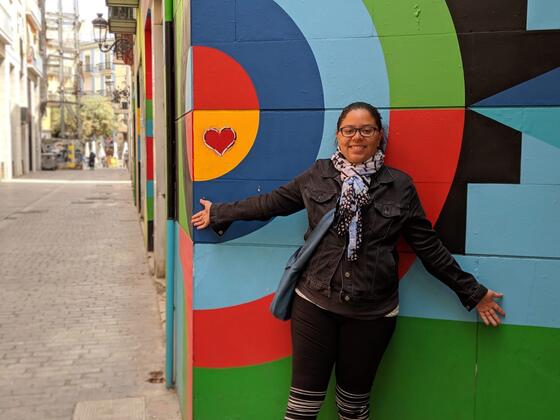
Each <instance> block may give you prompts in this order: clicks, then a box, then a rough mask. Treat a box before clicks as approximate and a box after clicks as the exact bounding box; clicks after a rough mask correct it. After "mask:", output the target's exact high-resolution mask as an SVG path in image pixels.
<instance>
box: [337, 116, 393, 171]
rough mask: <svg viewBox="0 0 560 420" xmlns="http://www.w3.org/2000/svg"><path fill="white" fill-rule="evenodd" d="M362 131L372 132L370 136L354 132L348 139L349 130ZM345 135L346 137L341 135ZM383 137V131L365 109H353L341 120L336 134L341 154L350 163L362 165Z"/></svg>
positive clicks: (375, 150)
mask: <svg viewBox="0 0 560 420" xmlns="http://www.w3.org/2000/svg"><path fill="white" fill-rule="evenodd" d="M352 128H353V129H362V130H363V132H364V134H370V133H368V131H369V132H371V131H372V129H373V133H372V134H371V135H367V136H364V135H363V134H362V132H360V130H355V131H356V132H355V133H354V135H352V136H350V137H348V132H350V133H351V132H352V131H353V130H351V129H352ZM343 133H345V134H346V136H345V135H344V134H343ZM382 137H383V129H382V128H381V127H379V126H378V125H377V122H376V121H375V118H373V116H372V115H371V114H370V113H369V111H368V110H367V109H354V110H352V111H350V112H349V113H348V114H347V115H346V117H344V119H343V120H342V123H341V124H340V128H339V130H338V131H337V133H336V140H337V142H338V147H339V149H340V151H341V153H342V154H343V155H344V157H345V158H346V160H347V161H349V162H350V163H355V164H357V163H362V162H365V161H366V160H368V159H369V158H370V157H372V156H373V155H374V154H375V152H377V148H378V147H379V143H380V142H381V139H382Z"/></svg>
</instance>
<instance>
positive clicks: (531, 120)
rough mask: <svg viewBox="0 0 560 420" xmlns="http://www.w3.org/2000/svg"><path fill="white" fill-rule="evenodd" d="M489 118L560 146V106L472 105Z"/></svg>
mask: <svg viewBox="0 0 560 420" xmlns="http://www.w3.org/2000/svg"><path fill="white" fill-rule="evenodd" d="M471 109H472V110H473V111H476V112H478V113H479V114H482V115H484V116H486V117H488V118H492V119H493V120H496V121H498V122H500V123H502V124H504V125H507V126H508V127H511V128H514V129H516V130H518V131H521V132H523V133H527V134H529V135H531V136H533V137H535V138H537V139H539V140H542V141H544V142H547V143H548V144H550V145H552V146H555V147H558V148H560V136H559V135H558V133H560V107H510V108H505V107H502V108H497V107H492V108H484V107H472V108H471Z"/></svg>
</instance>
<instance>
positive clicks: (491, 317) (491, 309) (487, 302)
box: [476, 289, 506, 327]
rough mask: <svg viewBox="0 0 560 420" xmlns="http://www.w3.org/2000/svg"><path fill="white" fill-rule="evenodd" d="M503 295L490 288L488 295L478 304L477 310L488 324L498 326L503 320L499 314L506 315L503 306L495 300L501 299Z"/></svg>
mask: <svg viewBox="0 0 560 420" xmlns="http://www.w3.org/2000/svg"><path fill="white" fill-rule="evenodd" d="M502 296H503V294H501V293H498V292H495V291H493V290H490V289H488V292H486V296H484V297H483V298H482V300H481V301H480V302H478V305H476V310H477V311H478V314H479V315H480V318H482V321H483V322H484V323H485V324H486V325H492V326H494V327H497V326H498V325H500V323H501V322H502V321H501V319H500V317H499V316H498V314H499V315H501V316H506V313H505V312H504V310H503V309H502V308H501V306H500V305H498V304H497V303H496V302H495V301H494V299H500V298H501V297H502Z"/></svg>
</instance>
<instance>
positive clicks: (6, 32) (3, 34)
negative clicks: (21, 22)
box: [0, 3, 14, 44]
mask: <svg viewBox="0 0 560 420" xmlns="http://www.w3.org/2000/svg"><path fill="white" fill-rule="evenodd" d="M13 33H14V26H13V23H12V20H11V19H10V14H9V13H8V10H6V8H5V7H4V5H3V4H2V3H0V40H2V41H3V42H4V43H5V44H11V43H12V41H13V38H12V36H13Z"/></svg>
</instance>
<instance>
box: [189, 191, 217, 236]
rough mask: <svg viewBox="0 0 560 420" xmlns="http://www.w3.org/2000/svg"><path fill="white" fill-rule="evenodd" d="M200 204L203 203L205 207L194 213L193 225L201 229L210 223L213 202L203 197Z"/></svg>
mask: <svg viewBox="0 0 560 420" xmlns="http://www.w3.org/2000/svg"><path fill="white" fill-rule="evenodd" d="M200 204H202V206H203V207H204V209H202V210H200V211H199V212H198V213H196V214H195V215H193V217H192V220H191V223H192V224H193V226H194V227H196V228H197V229H199V230H200V229H206V228H207V227H208V225H209V224H210V207H212V202H211V201H208V200H204V199H203V198H201V199H200Z"/></svg>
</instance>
